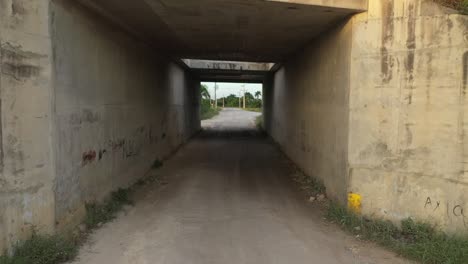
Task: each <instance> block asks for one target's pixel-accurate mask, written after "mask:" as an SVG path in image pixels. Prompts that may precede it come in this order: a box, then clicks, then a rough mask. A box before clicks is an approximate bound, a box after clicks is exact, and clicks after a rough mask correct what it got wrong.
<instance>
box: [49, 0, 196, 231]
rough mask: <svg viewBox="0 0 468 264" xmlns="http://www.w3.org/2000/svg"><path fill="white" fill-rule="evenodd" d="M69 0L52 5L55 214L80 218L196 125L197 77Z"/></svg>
mask: <svg viewBox="0 0 468 264" xmlns="http://www.w3.org/2000/svg"><path fill="white" fill-rule="evenodd" d="M70 3H71V1H54V2H53V4H52V8H51V9H52V16H53V21H52V26H51V27H52V42H53V54H54V62H55V63H54V66H55V67H54V73H55V76H54V77H55V78H54V79H55V88H54V95H55V97H54V107H55V108H54V113H55V115H54V142H53V143H54V145H53V151H54V153H55V154H56V157H60V158H57V159H56V162H55V164H56V165H55V173H56V175H57V176H56V181H55V184H56V185H55V199H56V206H55V209H56V212H55V215H56V221H57V222H58V223H59V225H60V226H63V225H65V224H68V223H69V222H70V221H72V222H76V221H80V220H81V217H79V216H82V215H83V214H84V210H85V209H84V205H85V203H86V202H91V201H96V200H97V201H99V200H101V199H102V198H104V197H106V196H107V195H108V194H109V192H111V191H113V190H116V189H117V188H119V187H127V186H129V185H130V184H131V183H133V182H135V181H136V180H137V179H139V178H140V177H141V176H142V175H143V174H144V173H145V171H146V170H147V169H148V168H149V167H150V166H151V164H152V163H153V162H154V161H155V160H156V159H163V158H164V157H166V156H167V155H169V154H170V153H171V152H172V151H174V150H175V149H176V148H177V147H178V146H179V145H180V144H182V143H184V142H185V141H186V140H187V139H188V138H189V137H190V136H192V135H193V134H194V133H195V132H196V131H197V130H198V129H199V122H198V120H199V118H198V110H197V109H198V108H197V107H198V97H197V94H198V93H197V91H198V89H197V87H198V84H197V82H196V80H194V79H191V77H190V76H189V75H188V74H187V73H186V72H185V71H184V70H183V69H182V68H180V67H179V66H177V65H176V64H174V63H171V62H170V60H169V59H168V58H164V57H162V56H160V55H158V54H156V53H155V52H154V50H153V49H152V48H150V47H148V46H146V45H145V44H143V43H140V42H138V41H136V40H134V39H132V38H131V37H129V36H128V35H127V34H125V33H124V32H121V31H119V30H117V29H115V27H113V26H112V25H109V24H106V22H104V21H102V20H100V19H99V18H98V17H95V16H94V15H93V14H92V13H89V12H87V11H85V10H84V9H82V8H80V7H79V6H78V5H76V4H70Z"/></svg>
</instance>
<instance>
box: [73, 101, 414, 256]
mask: <svg viewBox="0 0 468 264" xmlns="http://www.w3.org/2000/svg"><path fill="white" fill-rule="evenodd" d="M258 115H259V113H254V112H247V111H243V110H239V109H224V110H222V111H221V113H220V115H219V116H217V117H215V118H213V119H212V120H207V121H204V122H203V127H204V129H203V131H202V133H201V134H200V135H199V136H197V137H196V138H194V139H193V140H192V141H190V142H189V143H188V144H186V145H185V146H184V147H182V148H181V149H180V150H179V151H178V152H177V153H176V154H175V155H174V156H173V157H172V158H170V159H169V160H168V161H166V162H165V164H164V166H163V167H162V168H160V169H156V170H153V171H151V172H150V174H151V175H154V176H156V178H157V179H158V180H157V181H155V182H153V183H151V184H149V185H146V186H143V187H142V189H140V190H139V191H138V192H137V193H136V194H135V197H134V201H135V204H134V206H133V207H128V208H126V209H125V211H124V212H122V213H121V215H120V216H119V217H118V218H117V219H116V220H115V221H113V222H111V223H109V224H106V225H104V226H103V227H102V228H101V229H100V230H97V231H96V232H95V233H94V234H93V235H92V236H91V239H90V241H89V243H88V244H87V245H85V246H84V247H83V248H82V250H81V252H80V255H79V258H78V260H77V261H76V262H75V263H77V264H80V263H83V264H84V263H87V264H93V263H96V264H98V263H99V264H100V263H114V264H118V263H122V264H123V263H170V264H177V263H181V264H182V263H183V264H186V263H200V264H206V263H225V264H228V263H255V264H261V263H265V264H267V263H268V264H272V263H295V264H300V263H407V262H405V261H403V260H400V259H398V258H397V257H395V256H394V254H392V253H389V252H387V251H384V250H382V249H380V248H378V247H376V246H374V245H370V244H368V243H364V242H359V241H357V240H356V239H355V238H354V237H352V236H349V235H346V234H345V233H343V232H342V231H340V230H339V228H338V227H336V226H335V225H333V224H332V225H330V224H329V223H327V222H326V221H325V220H324V219H323V212H322V211H321V209H320V208H321V207H320V206H319V205H318V204H311V203H309V202H307V201H306V199H305V198H304V197H303V195H301V194H300V192H299V191H298V190H297V188H296V186H295V185H294V184H292V183H291V181H290V177H288V176H290V175H291V174H292V173H293V172H294V170H293V168H292V167H291V164H290V161H288V160H287V159H286V158H285V157H284V155H283V154H282V153H281V152H280V151H279V150H278V149H277V147H276V146H275V145H274V144H273V143H272V142H271V141H270V139H268V138H266V137H265V136H263V135H262V134H261V133H258V131H257V130H256V128H255V126H254V119H255V117H256V116H258Z"/></svg>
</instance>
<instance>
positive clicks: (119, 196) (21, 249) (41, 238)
mask: <svg viewBox="0 0 468 264" xmlns="http://www.w3.org/2000/svg"><path fill="white" fill-rule="evenodd" d="M130 190H131V189H119V190H118V191H116V192H113V193H111V196H110V198H109V199H108V200H106V201H105V202H104V203H102V204H87V205H86V217H85V220H84V224H85V225H86V229H87V230H88V231H90V230H93V229H95V228H97V227H99V226H100V225H102V224H104V223H106V222H109V221H111V220H113V219H114V218H115V217H116V215H117V212H119V211H120V210H121V209H122V207H123V206H125V205H128V204H132V201H131V200H130V198H129V193H130ZM85 237H86V234H79V235H75V236H68V237H67V236H61V235H38V234H37V233H36V231H35V230H33V234H32V236H31V238H30V239H28V240H26V241H24V242H22V243H19V244H18V245H16V246H15V247H14V248H13V252H14V253H13V255H12V256H0V264H60V263H65V262H67V261H71V260H73V259H74V258H75V257H76V255H77V253H78V248H79V246H80V244H81V242H82V241H83V240H84V239H85Z"/></svg>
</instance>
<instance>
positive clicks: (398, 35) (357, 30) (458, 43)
mask: <svg viewBox="0 0 468 264" xmlns="http://www.w3.org/2000/svg"><path fill="white" fill-rule="evenodd" d="M369 4H370V5H369V12H367V13H363V14H361V15H358V16H356V17H355V18H354V19H353V32H354V34H353V53H352V66H351V93H350V125H349V131H350V135H349V170H350V186H349V190H350V191H353V192H357V193H359V194H361V195H362V198H363V203H362V210H363V213H364V214H366V215H374V216H377V217H384V218H387V219H392V220H399V219H402V218H406V217H416V218H419V219H422V220H428V221H431V222H433V223H437V224H438V225H440V227H442V228H443V229H445V230H449V231H464V232H466V231H468V218H467V217H468V212H467V210H468V192H467V190H468V174H467V171H468V170H467V164H468V156H467V154H466V153H468V152H467V150H468V142H467V140H466V133H467V124H468V119H467V117H468V115H467V110H468V108H467V106H466V105H467V98H466V97H467V96H466V89H467V76H468V67H467V61H468V55H467V54H468V17H466V16H461V15H456V14H450V13H453V12H450V11H448V10H446V9H442V8H439V7H437V6H436V5H434V4H433V3H431V2H430V1H420V0H395V1H380V0H372V1H370V3H369Z"/></svg>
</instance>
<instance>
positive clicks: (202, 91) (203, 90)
mask: <svg viewBox="0 0 468 264" xmlns="http://www.w3.org/2000/svg"><path fill="white" fill-rule="evenodd" d="M200 94H201V97H202V98H203V99H206V100H209V99H211V95H210V92H209V91H208V87H207V86H206V85H204V84H202V85H201V87H200Z"/></svg>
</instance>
